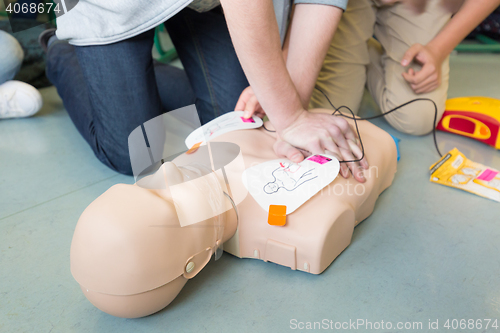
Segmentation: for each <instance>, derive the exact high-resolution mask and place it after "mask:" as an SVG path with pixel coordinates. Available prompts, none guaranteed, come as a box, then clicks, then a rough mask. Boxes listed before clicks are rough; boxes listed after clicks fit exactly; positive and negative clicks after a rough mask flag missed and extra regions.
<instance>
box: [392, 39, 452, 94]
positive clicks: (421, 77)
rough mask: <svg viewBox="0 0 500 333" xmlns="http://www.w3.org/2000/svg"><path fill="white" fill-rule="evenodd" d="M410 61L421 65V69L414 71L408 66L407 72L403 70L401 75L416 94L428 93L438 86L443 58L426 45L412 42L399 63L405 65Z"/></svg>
mask: <svg viewBox="0 0 500 333" xmlns="http://www.w3.org/2000/svg"><path fill="white" fill-rule="evenodd" d="M412 61H415V62H417V63H418V64H420V65H422V69H421V70H420V71H418V72H415V71H414V70H413V68H410V69H409V70H408V72H403V77H404V79H405V80H406V81H407V82H408V83H409V84H410V87H411V89H413V91H414V92H415V93H416V94H424V93H429V92H431V91H434V90H435V89H436V88H437V87H439V85H440V84H441V65H442V63H443V60H441V57H440V56H439V55H438V54H437V53H436V52H433V50H432V49H431V48H430V47H428V46H424V45H421V44H414V45H412V47H410V48H409V49H408V51H406V53H405V55H404V57H403V60H402V61H401V65H402V66H404V67H406V66H408V65H409V64H410V63H411V62H412Z"/></svg>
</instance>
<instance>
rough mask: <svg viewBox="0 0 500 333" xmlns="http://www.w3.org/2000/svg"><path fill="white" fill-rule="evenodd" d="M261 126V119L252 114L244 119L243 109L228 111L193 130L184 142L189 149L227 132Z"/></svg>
mask: <svg viewBox="0 0 500 333" xmlns="http://www.w3.org/2000/svg"><path fill="white" fill-rule="evenodd" d="M261 126H262V119H260V118H259V117H255V116H253V117H252V118H249V119H245V118H243V111H234V112H228V113H226V114H223V115H222V116H220V117H218V118H215V119H214V120H212V121H210V122H208V123H206V124H205V125H203V126H201V127H200V128H197V129H196V130H194V131H193V132H192V133H191V134H189V136H188V137H187V138H186V141H185V143H186V146H187V147H188V148H189V149H191V148H192V147H193V146H195V145H196V144H198V145H202V144H204V143H206V142H207V141H210V140H211V139H214V138H216V137H218V136H219V135H222V134H225V133H228V132H232V131H237V130H244V129H252V128H259V127H261Z"/></svg>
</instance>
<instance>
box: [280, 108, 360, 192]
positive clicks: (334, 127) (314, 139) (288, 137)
mask: <svg viewBox="0 0 500 333" xmlns="http://www.w3.org/2000/svg"><path fill="white" fill-rule="evenodd" d="M274 151H275V152H276V154H277V155H278V156H283V157H286V158H288V159H289V160H291V161H293V162H295V163H298V162H300V161H302V160H303V159H304V155H305V156H308V155H310V154H313V155H314V154H325V153H326V154H329V155H332V156H335V157H336V158H337V159H338V160H339V161H344V160H345V161H353V160H358V159H360V158H361V157H362V156H363V152H362V151H361V148H360V146H359V140H358V138H357V137H356V134H355V133H354V131H353V130H352V129H351V127H350V126H349V123H348V122H347V121H346V120H345V119H344V118H342V117H340V116H332V115H331V114H327V113H312V112H309V111H305V110H304V111H303V112H302V113H301V114H300V115H299V116H298V117H297V118H296V119H295V120H294V121H293V122H292V123H291V124H290V125H289V126H288V127H286V128H285V129H284V130H282V131H281V132H279V133H278V138H277V141H276V143H275V145H274ZM346 164H347V165H346ZM360 166H361V167H362V168H363V169H368V162H367V161H366V158H363V159H362V160H361V161H360V162H349V163H341V164H340V174H341V175H342V176H343V177H344V178H348V177H349V169H350V170H351V172H352V174H353V175H354V178H355V179H356V180H357V181H359V182H365V177H364V176H363V172H362V169H361V168H360Z"/></svg>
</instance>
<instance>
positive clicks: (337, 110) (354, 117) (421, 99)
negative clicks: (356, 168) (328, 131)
mask: <svg viewBox="0 0 500 333" xmlns="http://www.w3.org/2000/svg"><path fill="white" fill-rule="evenodd" d="M315 89H316V90H318V91H319V92H320V93H322V94H323V96H325V98H326V100H327V101H328V103H330V105H331V106H332V108H333V109H334V110H335V111H334V112H333V113H332V116H334V115H335V114H336V113H337V112H338V114H339V116H341V117H344V118H347V119H352V120H354V125H355V126H356V133H357V135H358V138H359V144H360V145H361V152H362V156H361V158H360V159H357V160H352V161H339V162H340V163H351V162H359V161H361V160H362V159H363V158H364V157H365V148H364V146H363V141H362V140H361V135H360V134H359V128H358V120H371V119H376V118H380V117H384V116H386V115H388V114H389V113H392V112H395V111H397V110H399V109H401V108H402V107H405V106H407V105H409V104H411V103H413V102H418V101H429V102H431V103H432V104H433V105H434V127H433V128H432V136H433V138H434V146H435V147H436V151H437V153H438V154H439V156H440V157H442V156H443V155H442V154H441V151H439V147H438V144H437V139H436V126H437V116H438V109H437V105H436V102H434V101H433V100H432V99H430V98H415V99H413V100H411V101H409V102H406V103H404V104H401V105H399V106H397V107H395V108H394V109H392V110H389V111H387V112H384V113H381V114H379V115H376V116H371V117H366V118H357V117H356V116H355V115H354V112H353V111H352V110H351V109H350V108H349V107H348V106H345V105H342V106H340V107H339V108H336V107H335V106H334V105H333V103H332V102H331V101H330V99H329V98H328V96H327V95H326V93H325V92H324V91H323V90H321V89H320V88H318V87H316V88H315ZM342 108H344V109H347V110H349V112H350V113H351V115H352V116H348V115H345V114H343V113H342V112H340V109H342ZM263 127H264V129H265V130H266V131H268V132H271V133H275V132H276V131H272V130H270V129H267V128H266V126H265V125H263ZM301 150H304V149H301Z"/></svg>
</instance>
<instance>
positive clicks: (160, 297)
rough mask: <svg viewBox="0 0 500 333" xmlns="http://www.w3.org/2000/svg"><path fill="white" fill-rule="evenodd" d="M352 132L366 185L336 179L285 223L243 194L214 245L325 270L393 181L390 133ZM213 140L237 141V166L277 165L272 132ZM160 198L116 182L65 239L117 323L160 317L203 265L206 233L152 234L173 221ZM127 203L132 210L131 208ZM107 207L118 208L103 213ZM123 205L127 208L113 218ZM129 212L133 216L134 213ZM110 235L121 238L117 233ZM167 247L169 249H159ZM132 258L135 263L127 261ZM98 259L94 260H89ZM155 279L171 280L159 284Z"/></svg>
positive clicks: (92, 294)
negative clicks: (359, 143) (360, 149)
mask: <svg viewBox="0 0 500 333" xmlns="http://www.w3.org/2000/svg"><path fill="white" fill-rule="evenodd" d="M358 126H359V131H360V134H361V138H362V140H363V144H364V148H365V154H366V157H367V159H368V162H369V163H370V169H369V170H366V171H365V178H366V182H365V183H363V184H360V183H358V182H357V181H356V180H354V179H353V177H352V176H351V177H350V178H349V179H344V178H342V177H341V176H340V175H339V176H338V177H337V178H336V179H335V180H334V181H333V182H332V183H331V184H330V185H328V186H327V187H325V188H324V189H323V190H322V191H320V192H318V193H317V194H316V195H314V196H313V197H312V198H311V199H310V200H308V201H307V202H306V203H305V204H303V205H302V206H301V207H300V208H298V209H297V210H296V211H294V212H293V213H291V214H289V215H287V217H286V224H285V225H284V226H274V225H270V224H268V212H267V211H265V210H264V209H262V207H261V206H259V204H258V203H257V202H256V201H255V200H254V199H253V197H252V196H251V195H250V194H248V195H247V196H246V197H245V198H244V199H243V200H242V201H241V202H240V203H238V204H237V209H236V211H235V210H234V209H229V210H228V211H227V212H226V213H224V217H225V222H224V228H223V234H222V235H221V237H222V239H220V240H219V242H220V241H222V242H224V251H226V252H229V253H231V254H233V255H235V256H237V257H240V258H256V259H261V260H264V261H272V262H275V263H278V264H280V265H284V266H288V267H290V268H291V269H294V270H302V271H305V272H309V273H313V274H319V273H321V272H322V271H323V270H325V269H326V268H327V267H328V266H329V265H330V264H331V263H332V261H333V260H334V259H335V258H336V257H337V256H338V255H339V254H340V253H341V252H342V251H343V250H344V249H345V248H346V247H347V246H348V245H349V243H350V241H351V236H352V233H353V229H354V226H355V225H356V224H358V223H359V222H361V221H362V220H364V219H365V218H367V217H368V216H369V215H370V214H371V213H372V211H373V208H374V205H375V201H376V199H377V198H378V196H379V195H380V193H381V192H382V191H383V190H385V189H386V188H387V187H388V186H389V185H390V184H391V182H392V179H393V177H394V174H395V172H396V163H397V162H396V155H397V153H396V147H395V144H394V141H393V139H392V138H391V137H390V135H389V134H387V133H386V132H384V131H383V130H381V129H380V128H378V127H376V126H374V125H372V124H371V123H369V122H359V123H358ZM267 127H268V128H269V127H270V125H269V124H267ZM216 141H217V142H231V143H235V144H237V145H238V146H239V147H240V149H241V156H242V158H243V161H244V166H245V168H249V167H251V166H253V165H256V164H259V163H262V162H265V161H269V160H275V159H277V157H276V155H275V153H274V150H273V144H274V142H275V134H274V133H271V132H268V131H266V130H264V129H263V128H260V129H255V130H243V131H235V132H231V133H226V134H224V135H222V136H220V137H217V138H215V139H214V140H213V142H216ZM194 154H196V152H195V153H194ZM184 158H189V157H186V156H182V155H181V156H180V157H179V158H178V159H175V160H174V161H173V163H174V164H175V163H177V162H179V161H181V160H182V159H184ZM165 170H167V171H164V172H167V173H168V172H172V173H174V174H176V175H177V177H180V178H182V171H181V172H179V169H177V168H176V167H175V166H174V165H170V166H169V167H168V168H165ZM168 170H173V171H168ZM292 171H293V170H292ZM176 175H174V176H172V175H169V177H168V178H169V179H172V178H175V177H176ZM240 178H241V177H240ZM220 181H221V183H222V182H223V180H221V179H220ZM165 193H166V192H165V190H156V189H144V188H138V186H137V185H116V186H114V187H112V188H111V189H110V190H108V191H107V193H104V194H103V195H102V196H101V197H99V198H98V199H96V201H95V202H94V203H92V204H91V205H90V206H89V207H88V208H87V210H86V211H85V212H84V213H83V214H82V217H81V218H80V221H79V223H78V225H77V228H76V230H75V235H74V238H73V243H72V249H71V266H72V267H71V269H72V273H73V276H74V277H75V279H76V280H77V281H78V282H79V283H80V286H81V288H82V290H83V291H84V293H85V295H86V296H87V298H88V299H89V300H90V301H91V302H92V303H93V304H94V305H96V306H97V307H98V308H100V309H101V310H103V311H105V312H107V313H110V314H113V315H115V316H120V317H141V316H145V315H149V314H151V313H154V312H156V311H159V310H160V309H162V308H163V307H165V306H166V305H168V304H169V303H170V302H171V301H172V300H173V299H174V298H175V296H176V295H177V294H178V292H179V291H180V290H181V289H182V287H183V286H184V284H185V283H186V281H187V280H188V279H189V278H191V277H193V276H194V275H196V274H197V272H199V270H201V268H203V267H204V266H205V265H206V263H207V262H208V261H209V259H210V256H211V255H212V253H213V251H212V250H211V249H213V246H214V244H212V243H213V240H214V236H213V235H210V236H206V237H205V234H203V235H201V234H196V235H195V236H192V235H191V234H189V232H195V233H198V232H199V228H198V229H196V228H190V227H192V226H190V227H189V228H176V229H175V233H176V234H175V237H174V236H172V235H171V233H173V232H174V231H172V230H174V229H168V228H163V229H161V230H162V231H161V232H163V233H164V234H161V233H159V232H158V231H157V230H155V231H151V229H152V228H151V225H154V224H155V221H158V222H157V223H164V221H165V220H166V219H167V217H168V219H172V215H175V210H174V209H173V208H172V207H173V205H172V203H171V202H170V203H168V201H169V194H165ZM132 198H133V199H132ZM189 200H191V204H190V205H191V207H193V210H196V209H198V210H204V209H205V210H206V209H209V208H207V207H206V206H203V204H200V205H198V204H197V203H198V202H201V201H203V200H204V199H203V198H202V196H200V195H198V196H197V195H194V196H189ZM125 201H127V203H125ZM135 204H137V205H139V206H137V207H139V208H132V207H131V206H132V205H135ZM113 205H115V206H116V207H117V208H116V210H113V209H112V208H109V207H112V206H113ZM103 207H104V208H103ZM127 209H129V210H130V211H128V212H126V213H125V212H123V216H120V217H115V215H119V214H120V213H122V211H126V210H127ZM104 210H105V212H104V213H103V211H104ZM137 211H139V212H138V214H137V217H135V216H132V215H134V214H135V213H136V212H137ZM139 216H140V217H139ZM124 220H126V221H125V222H124ZM176 223H177V226H178V222H176ZM204 223H205V222H204ZM96 229H98V230H96ZM117 230H118V231H119V232H118V233H119V234H121V236H120V237H118V236H116V235H117ZM158 230H160V229H158ZM190 230H191V231H190ZM210 230H211V229H210ZM107 233H108V234H107ZM96 234H98V235H99V236H96ZM162 235H163V236H162ZM162 237H163V238H162ZM168 237H173V240H171V239H170V238H168ZM196 237H198V238H196ZM190 239H199V240H198V241H196V242H194V241H193V244H197V245H196V246H198V244H201V245H199V246H198V247H197V248H196V246H195V245H193V246H192V247H191V248H189V249H187V248H186V249H185V248H184V247H183V245H179V244H185V243H189V240H190ZM176 242H178V244H177V243H176ZM110 243H111V244H110ZM169 243H176V245H175V246H174V245H172V248H167V246H168V244H169ZM117 244H118V245H117ZM165 244H166V245H165ZM211 247H212V248H211ZM123 248H125V249H127V251H129V253H128V256H124V255H122V254H121V253H122V252H120V251H118V250H117V249H123ZM89 249H91V251H89ZM143 250H144V252H141V251H143ZM148 253H167V254H165V255H167V256H176V257H175V258H172V260H173V261H171V262H170V261H167V263H166V260H165V258H162V257H161V256H156V257H153V258H151V255H150V254H148ZM200 253H201V255H200ZM141 255H142V256H144V258H142V257H141ZM177 256H178V257H179V258H177ZM131 257H134V258H135V259H137V258H139V259H140V260H132V259H129V258H131ZM110 258H111V259H110ZM177 259H178V260H177ZM96 261H99V262H98V263H97V264H96ZM191 262H192V264H190V263H191ZM195 264H196V266H195ZM162 265H163V266H162ZM178 266H179V267H178ZM193 266H195V267H196V268H195V269H194V270H193V271H189V269H188V267H193ZM123 267H126V268H123ZM117 271H118V272H117ZM124 271H126V273H124ZM174 271H175V272H174ZM136 272H139V273H137V274H136ZM165 272H167V273H169V274H170V275H169V274H167V273H165ZM170 272H171V273H170ZM129 273H130V274H129ZM162 274H163V275H168V276H169V278H166V277H165V279H166V280H162V279H161V277H162ZM132 275H133V277H130V278H127V277H129V276H132ZM162 281H163V282H162ZM162 283H163V284H162ZM137 304H141V306H140V307H138V306H137Z"/></svg>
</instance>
